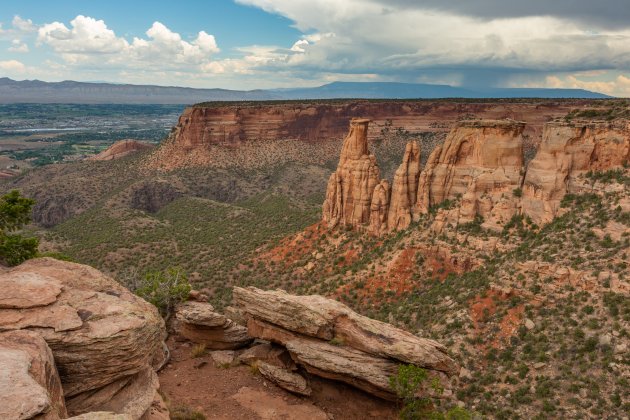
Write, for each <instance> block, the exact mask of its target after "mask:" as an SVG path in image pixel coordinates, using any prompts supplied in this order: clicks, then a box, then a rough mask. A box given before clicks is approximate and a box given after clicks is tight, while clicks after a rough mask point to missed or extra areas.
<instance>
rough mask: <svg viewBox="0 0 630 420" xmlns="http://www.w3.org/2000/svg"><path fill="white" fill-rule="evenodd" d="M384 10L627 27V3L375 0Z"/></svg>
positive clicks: (587, 0) (629, 23)
mask: <svg viewBox="0 0 630 420" xmlns="http://www.w3.org/2000/svg"><path fill="white" fill-rule="evenodd" d="M374 3H378V4H380V5H381V6H383V8H384V9H388V8H392V7H394V8H398V7H400V8H405V9H415V10H437V11H443V12H448V13H454V14H459V15H465V16H472V17H477V18H481V19H497V18H517V17H529V16H554V17H557V18H560V19H568V20H576V21H580V22H584V23H587V24H591V25H596V26H597V27H601V28H626V27H630V2H628V0H598V1H592V0H521V1H509V0H446V1H445V0H387V1H379V0H375V1H374Z"/></svg>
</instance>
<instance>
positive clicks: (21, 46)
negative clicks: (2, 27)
mask: <svg viewBox="0 0 630 420" xmlns="http://www.w3.org/2000/svg"><path fill="white" fill-rule="evenodd" d="M9 51H10V52H17V53H27V52H28V51H29V48H28V45H27V44H25V43H24V42H22V40H20V39H14V40H13V41H11V46H10V47H9Z"/></svg>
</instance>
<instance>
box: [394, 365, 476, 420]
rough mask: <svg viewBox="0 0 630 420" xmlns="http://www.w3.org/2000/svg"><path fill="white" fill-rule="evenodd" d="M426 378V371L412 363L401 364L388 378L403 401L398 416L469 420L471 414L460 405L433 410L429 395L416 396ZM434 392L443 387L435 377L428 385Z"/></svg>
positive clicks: (415, 419)
mask: <svg viewBox="0 0 630 420" xmlns="http://www.w3.org/2000/svg"><path fill="white" fill-rule="evenodd" d="M427 379H428V375H427V371H426V370H424V369H422V368H420V367H417V366H414V365H401V366H399V367H398V374H397V375H396V376H392V377H391V378H389V385H390V387H391V388H392V389H393V390H394V392H395V393H396V395H397V396H398V397H399V398H400V400H401V402H402V403H403V407H402V409H401V410H400V413H399V416H400V418H401V419H404V420H420V419H434V420H470V419H472V414H471V413H470V412H469V411H468V410H466V409H464V408H461V407H455V408H452V409H450V410H448V411H446V412H444V413H441V412H438V411H435V410H434V404H433V401H432V400H431V398H429V397H420V396H418V391H420V388H421V387H422V385H423V384H424V382H426V380H427ZM429 386H430V387H431V388H432V389H433V390H434V391H435V392H436V393H442V392H443V389H442V387H441V386H440V384H439V381H438V380H437V378H434V380H432V381H431V384H430V385H429Z"/></svg>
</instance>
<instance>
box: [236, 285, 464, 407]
mask: <svg viewBox="0 0 630 420" xmlns="http://www.w3.org/2000/svg"><path fill="white" fill-rule="evenodd" d="M233 299H234V300H233V303H234V304H235V305H237V306H238V308H239V309H241V310H242V311H243V312H244V313H245V316H246V318H247V330H248V333H249V335H250V336H252V337H256V338H260V339H263V340H269V341H271V342H274V343H277V344H281V345H282V346H284V347H286V348H287V350H288V351H289V353H290V355H291V358H292V359H293V361H294V362H295V363H296V364H297V365H299V366H301V367H302V368H304V369H305V370H306V371H308V372H309V373H311V374H314V375H317V376H321V377H324V378H328V379H334V380H338V381H341V382H345V383H348V384H350V385H353V386H355V387H357V388H359V389H362V390H364V391H366V392H368V393H371V394H373V395H376V396H378V397H381V398H385V399H394V398H395V396H394V395H393V393H392V390H391V389H390V387H389V378H390V377H391V376H393V375H395V374H396V372H397V369H398V366H399V365H400V364H413V365H416V366H420V367H423V368H426V369H428V370H429V373H430V374H432V375H433V376H438V377H440V378H441V379H445V377H446V376H449V375H453V374H455V373H457V372H458V367H457V365H456V363H455V362H454V361H453V359H451V358H450V357H449V356H448V355H447V354H446V349H445V348H444V346H442V345H441V344H439V343H438V342H436V341H434V340H429V339H424V338H419V337H416V336H414V335H413V334H410V333H408V332H406V331H403V330H400V329H398V328H395V327H394V326H392V325H390V324H387V323H384V322H380V321H376V320H374V319H370V318H367V317H365V316H362V315H359V314H357V313H356V312H354V311H352V310H351V309H350V308H348V307H347V306H346V305H344V304H342V303H340V302H337V301H334V300H331V299H327V298H324V297H322V296H316V295H314V296H294V295H290V294H288V293H286V292H284V291H281V290H276V291H263V290H260V289H256V288H254V287H249V288H246V289H245V288H240V287H235V288H234V291H233Z"/></svg>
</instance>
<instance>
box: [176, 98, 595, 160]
mask: <svg viewBox="0 0 630 420" xmlns="http://www.w3.org/2000/svg"><path fill="white" fill-rule="evenodd" d="M582 103H585V101H543V100H540V101H538V102H537V101H534V100H532V101H529V102H525V101H507V100H506V101H502V100H495V101H493V102H483V101H480V102H473V101H466V102H456V101H446V100H444V101H395V100H391V101H357V100H355V101H331V102H330V103H325V102H323V103H316V102H308V101H305V102H285V103H273V102H272V103H264V104H263V103H261V104H255V103H254V104H246V103H243V104H228V105H221V106H214V107H203V106H195V107H190V108H188V109H186V110H185V111H184V113H183V114H182V115H181V117H180V118H179V121H178V123H177V126H176V127H175V129H174V130H175V131H174V133H175V135H174V137H175V139H176V142H177V143H178V144H179V145H181V146H182V147H184V148H195V147H203V146H204V145H205V146H207V145H210V144H230V145H236V144H239V143H240V142H245V141H256V140H266V141H269V140H277V139H283V138H284V139H297V140H306V141H318V140H327V139H339V138H341V137H343V135H344V134H345V132H346V127H347V124H348V121H349V120H350V119H352V118H354V117H359V116H360V117H364V118H369V119H370V120H371V121H372V125H371V127H370V129H369V130H368V139H370V140H373V139H374V138H376V137H378V136H380V135H381V131H382V130H383V129H386V130H391V131H395V130H397V129H402V130H406V131H409V132H410V133H416V132H427V131H442V132H444V131H448V130H449V129H450V127H451V126H452V124H453V123H455V122H456V121H458V120H461V119H462V118H468V117H472V116H474V117H475V118H481V119H496V120H498V119H505V118H510V119H513V120H519V121H526V122H527V123H528V124H527V128H526V132H525V134H526V135H527V136H529V137H531V138H532V139H534V141H536V139H540V135H541V133H542V126H543V124H544V123H545V122H547V121H549V120H550V119H551V118H554V117H558V116H563V115H566V113H567V112H568V111H570V110H571V109H572V108H575V107H576V106H580V105H581V104H582Z"/></svg>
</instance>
